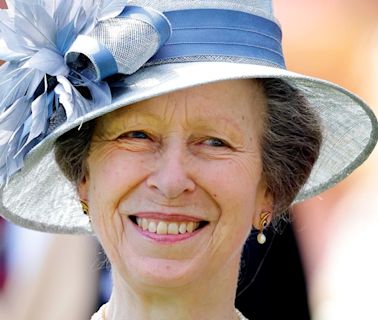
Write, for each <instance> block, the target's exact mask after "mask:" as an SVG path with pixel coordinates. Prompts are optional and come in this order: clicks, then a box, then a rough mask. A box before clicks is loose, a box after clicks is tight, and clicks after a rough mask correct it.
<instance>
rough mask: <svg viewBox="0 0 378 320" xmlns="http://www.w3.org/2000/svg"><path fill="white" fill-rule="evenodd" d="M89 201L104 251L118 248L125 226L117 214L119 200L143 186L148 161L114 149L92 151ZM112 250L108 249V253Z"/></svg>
mask: <svg viewBox="0 0 378 320" xmlns="http://www.w3.org/2000/svg"><path fill="white" fill-rule="evenodd" d="M88 169H89V178H88V187H89V189H88V200H89V204H90V213H91V216H92V224H93V227H94V229H95V230H96V233H97V234H98V235H99V237H100V241H101V242H102V244H103V246H104V247H108V248H109V247H113V248H115V247H116V246H117V243H120V239H122V234H123V232H124V225H123V223H122V219H121V217H120V215H119V213H118V206H119V202H120V200H121V199H122V198H123V197H124V196H125V194H126V193H128V192H130V191H131V190H133V188H135V186H137V185H138V184H140V183H141V182H143V180H144V177H145V176H146V174H147V173H146V172H147V171H148V170H147V167H146V161H145V159H143V158H142V157H141V156H138V155H135V154H134V155H133V154H131V155H130V154H127V155H126V154H125V152H124V151H122V150H118V149H116V148H114V147H106V148H101V149H97V150H95V151H93V153H91V157H90V158H89V159H88ZM109 250H111V249H108V251H109Z"/></svg>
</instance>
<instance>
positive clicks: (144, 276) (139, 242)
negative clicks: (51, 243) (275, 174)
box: [79, 80, 270, 286]
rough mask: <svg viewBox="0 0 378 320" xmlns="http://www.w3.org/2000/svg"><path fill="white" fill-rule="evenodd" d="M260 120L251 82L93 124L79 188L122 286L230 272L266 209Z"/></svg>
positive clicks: (260, 105) (165, 100) (202, 89)
mask: <svg viewBox="0 0 378 320" xmlns="http://www.w3.org/2000/svg"><path fill="white" fill-rule="evenodd" d="M264 114H265V98H264V96H263V93H262V90H261V88H260V87H259V86H258V84H257V83H256V82H253V81H251V80H233V81H225V82H219V83H215V84H208V85H203V86H199V87H195V88H190V89H186V90H182V91H178V92H174V93H171V94H167V95H164V96H160V97H157V98H153V99H150V100H147V101H143V102H139V103H137V104H135V105H131V106H128V107H125V108H123V109H120V110H117V111H114V112H112V113H110V114H107V115H105V116H103V117H102V118H100V119H98V121H97V124H96V129H95V133H94V136H93V140H92V143H91V150H90V155H89V158H88V172H89V174H88V175H87V177H86V178H85V181H83V182H82V184H81V185H80V186H79V190H80V196H81V198H82V199H86V200H87V201H88V202H89V207H90V215H91V217H92V224H93V227H94V229H95V232H96V233H97V235H98V237H99V239H100V241H101V243H102V245H103V247H104V249H105V251H106V253H107V255H108V257H109V259H110V261H111V263H112V267H113V269H114V268H115V269H116V270H117V272H118V273H120V274H121V275H122V276H123V278H124V279H127V281H129V282H133V283H139V284H144V285H154V286H156V285H159V286H180V285H186V284H189V283H191V282H193V281H195V280H199V279H200V278H202V277H205V278H208V277H211V276H212V275H213V274H214V270H224V271H227V270H228V271H229V269H230V268H231V267H233V268H235V266H236V267H237V265H238V261H239V258H240V253H241V249H242V247H243V244H244V242H245V240H246V238H247V236H248V234H249V232H250V229H251V227H252V223H255V224H256V225H258V221H259V214H260V213H261V211H263V210H264V209H267V208H270V198H269V195H268V194H267V192H266V186H265V182H264V180H263V179H262V175H261V170H262V165H261V152H260V148H259V145H260V136H261V131H262V128H263V121H264Z"/></svg>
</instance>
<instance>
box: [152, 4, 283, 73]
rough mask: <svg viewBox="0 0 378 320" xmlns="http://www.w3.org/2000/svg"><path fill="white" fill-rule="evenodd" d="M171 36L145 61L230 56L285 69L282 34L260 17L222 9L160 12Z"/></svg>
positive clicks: (269, 21) (277, 28)
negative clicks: (169, 25) (168, 25)
mask: <svg viewBox="0 0 378 320" xmlns="http://www.w3.org/2000/svg"><path fill="white" fill-rule="evenodd" d="M164 14H165V16H166V17H167V18H168V20H169V22H170V24H171V26H172V36H171V37H170V38H169V40H168V41H167V42H166V43H165V44H164V45H163V46H162V47H161V48H160V49H159V50H158V52H157V53H156V54H155V55H154V56H153V57H152V58H151V59H150V60H149V63H156V62H162V61H164V60H169V59H172V58H187V57H195V56H214V55H216V56H231V57H238V58H246V59H253V60H259V61H261V64H269V65H272V64H273V65H275V66H277V67H279V68H285V60H284V57H283V53H282V44H281V41H282V32H281V29H280V27H279V25H278V24H277V23H275V22H274V21H272V20H269V19H266V18H263V17H261V16H257V15H253V14H249V13H246V12H240V11H234V10H225V9H187V10H177V11H168V12H164Z"/></svg>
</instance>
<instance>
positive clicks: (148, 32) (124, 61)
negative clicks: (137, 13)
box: [90, 17, 159, 74]
mask: <svg viewBox="0 0 378 320" xmlns="http://www.w3.org/2000/svg"><path fill="white" fill-rule="evenodd" d="M90 36H92V37H93V38H95V39H96V40H98V41H99V42H100V43H101V44H103V45H104V46H105V47H106V48H107V49H108V50H109V51H110V52H111V53H112V55H113V57H114V58H115V60H116V63H117V66H118V71H119V72H120V73H123V74H131V73H133V72H135V71H136V70H137V69H139V68H140V66H141V65H143V64H144V62H145V61H146V60H148V59H149V58H150V57H151V56H152V55H153V54H154V53H155V52H156V50H157V49H158V46H159V36H158V34H157V33H156V30H155V29H154V28H153V27H152V26H151V25H149V24H148V23H146V22H144V21H140V20H134V19H132V20H129V19H124V18H122V17H119V18H113V19H109V20H106V21H103V22H101V23H99V24H98V25H97V26H96V28H95V29H94V30H93V32H92V33H91V34H90Z"/></svg>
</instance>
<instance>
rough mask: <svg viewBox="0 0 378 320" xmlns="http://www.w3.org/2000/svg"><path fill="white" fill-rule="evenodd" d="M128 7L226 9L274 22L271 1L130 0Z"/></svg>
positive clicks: (163, 10) (170, 9)
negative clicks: (258, 16)
mask: <svg viewBox="0 0 378 320" xmlns="http://www.w3.org/2000/svg"><path fill="white" fill-rule="evenodd" d="M128 5H134V6H142V7H152V8H154V9H156V10H159V11H161V12H167V11H174V10H185V9H226V10H235V11H242V12H246V13H250V14H255V15H260V16H263V17H265V18H268V19H270V20H275V18H274V13H273V5H272V1H271V0H130V1H128Z"/></svg>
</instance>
